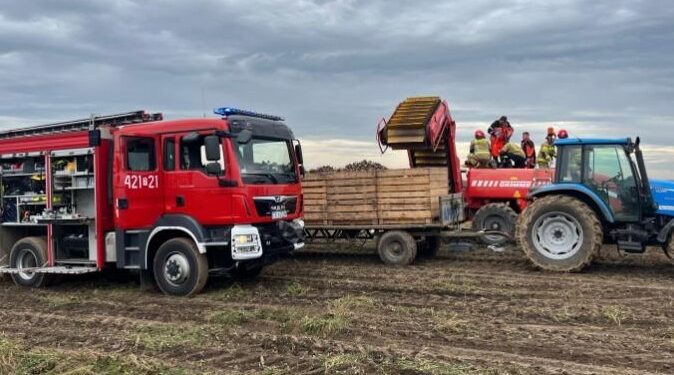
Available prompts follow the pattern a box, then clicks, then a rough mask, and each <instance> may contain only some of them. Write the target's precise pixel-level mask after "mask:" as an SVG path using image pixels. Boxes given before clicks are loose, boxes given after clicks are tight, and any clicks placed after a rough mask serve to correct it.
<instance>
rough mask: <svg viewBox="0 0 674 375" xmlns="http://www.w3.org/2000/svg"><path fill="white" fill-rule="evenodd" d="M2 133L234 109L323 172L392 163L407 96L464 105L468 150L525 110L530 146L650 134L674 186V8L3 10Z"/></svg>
mask: <svg viewBox="0 0 674 375" xmlns="http://www.w3.org/2000/svg"><path fill="white" fill-rule="evenodd" d="M0 4H2V5H1V6H0V127H1V128H11V127H15V126H20V125H30V124H38V123H43V122H52V121H58V120H66V119H74V118H82V117H88V115H89V114H90V113H98V114H109V113H115V112H119V111H127V110H135V109H147V110H150V111H160V112H163V113H164V114H165V117H167V118H181V117H192V116H203V114H204V113H206V114H207V115H208V116H210V115H211V110H212V109H213V108H214V107H218V106H225V105H232V106H240V107H243V108H248V109H252V110H258V111H262V112H268V113H274V114H280V115H283V116H285V117H286V119H287V123H288V124H289V125H290V126H291V127H293V129H294V130H295V133H296V135H297V136H298V137H299V138H301V139H302V140H303V142H304V143H305V145H306V152H305V153H306V156H307V157H306V159H308V161H309V164H310V166H315V165H317V164H323V163H326V162H328V161H329V162H331V163H333V164H340V163H341V164H343V163H345V162H347V161H351V160H356V159H362V158H363V157H368V158H371V159H374V160H379V161H382V162H384V163H386V164H388V165H390V166H404V165H405V160H406V159H405V155H404V154H402V155H401V154H397V155H394V154H391V155H387V156H385V157H383V158H382V157H380V156H379V155H378V153H379V151H378V149H377V146H376V145H375V143H374V128H375V126H376V123H377V121H378V120H379V119H380V118H381V117H388V116H390V114H391V112H392V111H393V109H394V108H395V106H396V105H397V104H398V102H400V101H401V100H403V99H404V98H405V97H407V96H412V95H439V96H441V97H443V98H444V99H446V100H448V101H449V103H450V107H451V108H452V114H453V116H454V118H455V120H456V122H457V125H458V128H459V140H460V141H461V143H460V146H461V148H462V150H461V151H462V152H461V153H462V154H463V153H465V150H463V148H466V144H465V142H467V141H468V140H469V139H470V136H471V134H472V132H473V131H474V130H475V129H476V128H479V127H482V128H486V127H487V126H488V124H489V123H490V122H491V121H492V120H494V119H496V118H497V117H499V116H500V115H503V114H505V115H507V116H508V118H509V119H510V120H511V123H512V124H513V125H514V126H515V128H516V130H517V133H518V135H517V136H518V138H519V133H520V132H521V131H523V130H529V131H531V132H532V133H533V135H534V138H535V140H536V141H541V140H542V137H543V135H544V133H545V129H546V127H547V126H549V125H552V124H555V125H557V126H563V127H565V128H567V129H568V130H569V131H570V132H571V133H572V134H573V135H577V136H593V135H599V136H606V135H610V136H635V135H640V136H642V138H643V140H644V143H645V144H647V145H648V146H649V147H648V148H647V155H648V159H649V166H650V167H651V169H652V172H651V175H659V176H663V177H667V178H674V167H671V161H672V160H674V100H673V99H674V6H672V3H671V2H670V1H665V0H662V1H657V0H653V1H635V0H630V1H619V0H610V1H608V0H607V1H596V0H595V1H572V0H565V1H541V0H536V1H533V0H531V1H527V0H511V1H507V0H494V1H491V0H471V1H440V0H433V1H419V0H417V1H402V0H395V1H394V0H370V1H355V0H337V1H327V0H322V1H307V0H304V1H272V0H266V1H261V0H245V1H244V0H239V1H225V0H222V1H215V0H211V1H197V0H193V1H149V0H148V1H113V0H107V1H92V0H79V1H77V0H75V1H61V0H49V1H47V0H45V1H16V0H2V1H0Z"/></svg>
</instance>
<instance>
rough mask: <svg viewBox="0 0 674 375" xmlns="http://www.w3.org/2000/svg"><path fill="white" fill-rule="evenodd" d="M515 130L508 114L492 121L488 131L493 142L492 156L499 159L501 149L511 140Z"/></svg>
mask: <svg viewBox="0 0 674 375" xmlns="http://www.w3.org/2000/svg"><path fill="white" fill-rule="evenodd" d="M513 132H514V130H513V127H512V126H511V125H510V122H508V118H507V117H506V116H501V118H499V119H498V120H496V121H494V122H492V124H491V126H489V130H488V133H489V134H490V139H489V141H490V143H491V156H492V157H493V158H494V160H496V161H498V160H499V157H500V152H501V149H502V148H503V146H505V144H506V143H508V142H509V141H510V137H512V135H513Z"/></svg>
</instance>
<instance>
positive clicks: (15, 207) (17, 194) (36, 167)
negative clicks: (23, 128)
mask: <svg viewBox="0 0 674 375" xmlns="http://www.w3.org/2000/svg"><path fill="white" fill-rule="evenodd" d="M45 181H46V174H45V158H44V155H42V154H41V153H39V152H33V153H20V154H3V155H0V194H1V195H2V215H1V219H2V220H1V221H2V224H3V225H22V224H31V223H32V224H34V223H35V220H33V219H31V217H34V216H35V215H37V214H40V213H41V212H42V211H43V210H44V208H45V207H46V206H47V191H46V190H47V189H46V183H45Z"/></svg>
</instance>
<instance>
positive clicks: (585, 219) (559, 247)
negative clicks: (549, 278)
mask: <svg viewBox="0 0 674 375" xmlns="http://www.w3.org/2000/svg"><path fill="white" fill-rule="evenodd" d="M603 238H604V233H603V229H602V225H601V222H600V221H599V218H597V215H596V213H595V212H594V211H593V210H592V209H591V208H590V207H589V206H588V205H586V204H585V203H583V202H582V201H580V200H578V199H576V198H573V197H569V196H564V195H550V196H547V197H543V198H540V199H537V200H535V201H534V202H532V203H531V204H530V205H529V207H527V208H526V209H525V210H524V212H523V213H522V215H521V216H520V220H519V223H518V227H517V243H518V244H519V245H520V247H521V248H522V250H523V251H524V253H525V254H526V255H527V257H529V259H530V260H531V261H532V262H533V263H534V264H535V265H536V266H538V267H539V268H542V269H544V270H549V271H558V272H578V271H581V270H582V269H584V268H585V267H587V266H588V265H590V263H592V260H593V259H594V257H595V256H596V255H597V254H598V253H599V250H600V249H601V246H602V240H603Z"/></svg>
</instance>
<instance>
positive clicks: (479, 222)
mask: <svg viewBox="0 0 674 375" xmlns="http://www.w3.org/2000/svg"><path fill="white" fill-rule="evenodd" d="M516 227H517V213H516V212H515V210H513V209H512V208H510V207H509V206H508V205H506V204H504V203H489V204H486V205H484V206H482V207H480V209H479V210H477V212H476V213H475V216H474V217H473V230H476V231H480V230H484V231H497V232H503V233H507V234H508V235H510V238H508V237H505V236H500V235H498V234H487V235H484V236H482V237H481V239H482V242H484V243H485V244H487V245H496V246H501V245H505V244H506V243H508V242H509V241H510V240H511V239H512V238H514V237H515V228H516Z"/></svg>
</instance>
